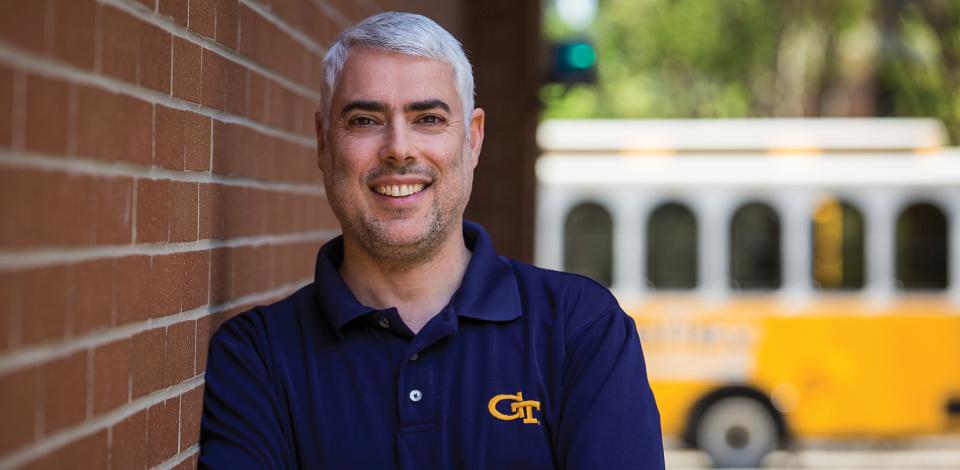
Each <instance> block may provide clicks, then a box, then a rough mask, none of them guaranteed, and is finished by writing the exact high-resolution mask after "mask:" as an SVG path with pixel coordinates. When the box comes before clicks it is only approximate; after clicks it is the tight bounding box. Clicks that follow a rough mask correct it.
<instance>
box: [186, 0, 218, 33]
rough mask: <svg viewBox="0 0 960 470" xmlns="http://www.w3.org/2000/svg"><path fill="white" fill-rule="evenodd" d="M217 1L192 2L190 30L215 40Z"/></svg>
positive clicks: (198, 0) (199, 0)
mask: <svg viewBox="0 0 960 470" xmlns="http://www.w3.org/2000/svg"><path fill="white" fill-rule="evenodd" d="M216 18H217V0H191V1H190V29H191V30H193V32H195V33H197V34H200V35H203V36H206V37H208V38H213V37H214V36H216V32H217V31H216Z"/></svg>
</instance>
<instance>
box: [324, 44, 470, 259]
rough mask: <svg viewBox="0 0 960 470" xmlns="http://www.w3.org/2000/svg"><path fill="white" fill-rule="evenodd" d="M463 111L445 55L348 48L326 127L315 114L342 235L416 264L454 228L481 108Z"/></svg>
mask: <svg viewBox="0 0 960 470" xmlns="http://www.w3.org/2000/svg"><path fill="white" fill-rule="evenodd" d="M463 116H464V113H463V107H462V104H461V102H460V98H459V94H458V93H457V90H456V86H455V78H454V72H453V67H451V66H450V65H449V64H446V63H444V62H440V61H437V60H433V59H428V58H422V57H413V56H407V55H401V54H392V53H386V52H380V51H372V50H369V49H363V48H356V49H353V50H351V51H350V55H349V58H348V59H347V61H346V63H345V64H344V67H343V70H342V71H341V73H340V77H339V80H338V85H337V87H336V89H335V91H334V93H333V97H332V100H331V105H330V116H329V119H330V122H329V131H328V132H327V133H324V132H323V128H324V126H323V122H322V118H323V117H322V116H319V115H318V122H317V139H318V150H319V166H320V169H321V170H322V171H323V177H324V184H325V186H326V191H327V199H328V200H329V202H330V205H331V207H332V208H333V211H334V213H335V214H336V215H337V218H338V219H339V220H340V224H341V226H342V227H343V233H344V240H345V241H346V242H348V243H357V244H358V245H359V247H361V248H362V249H363V250H364V251H365V252H366V253H367V254H368V255H369V256H371V257H372V258H373V259H375V260H380V261H397V262H401V263H416V262H418V261H423V260H426V259H429V257H430V256H431V255H432V254H434V253H436V252H437V250H438V249H439V248H440V247H441V246H442V245H443V243H444V242H447V241H449V240H450V239H451V235H452V234H460V233H461V232H460V226H461V224H462V220H463V211H464V209H465V208H466V205H467V201H468V200H469V198H470V190H471V187H472V184H473V170H474V168H475V167H476V165H477V159H478V157H479V154H480V146H481V144H482V142H483V117H484V116H483V111H482V110H480V109H477V110H474V112H473V114H472V115H471V122H470V123H469V125H467V126H465V125H464V122H463ZM468 129H469V137H470V138H467V136H468V134H467V130H468ZM460 243H462V241H461V242H460Z"/></svg>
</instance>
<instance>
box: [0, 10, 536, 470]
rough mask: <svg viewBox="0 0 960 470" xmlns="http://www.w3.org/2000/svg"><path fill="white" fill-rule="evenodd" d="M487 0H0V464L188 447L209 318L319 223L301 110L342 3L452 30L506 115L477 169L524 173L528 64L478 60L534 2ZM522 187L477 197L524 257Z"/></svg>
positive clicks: (94, 464) (280, 287)
mask: <svg viewBox="0 0 960 470" xmlns="http://www.w3.org/2000/svg"><path fill="white" fill-rule="evenodd" d="M506 3H507V2H500V4H501V7H500V8H499V9H498V11H499V14H498V16H485V15H483V14H482V12H481V11H479V10H480V8H479V7H477V6H476V5H473V4H472V3H468V2H460V1H456V0H449V1H447V0H409V1H403V0H382V1H375V0H0V418H2V420H3V426H0V468H20V467H26V468H68V467H81V468H108V467H109V468H123V469H127V468H153V467H156V468H174V467H176V468H191V467H194V466H195V465H196V457H197V451H198V445H197V440H198V434H199V416H200V410H201V406H202V394H203V372H204V370H205V365H206V351H207V342H208V340H209V338H210V335H211V334H212V332H213V331H214V330H215V329H216V328H217V326H218V325H219V324H220V323H221V322H222V321H223V320H224V319H225V318H227V317H229V316H230V315H234V314H236V313H239V312H241V311H243V310H246V309H248V308H250V307H252V306H254V305H258V304H266V303H270V302H272V301H274V300H277V299H279V298H282V297H284V296H286V295H288V294H289V293H291V292H292V291H293V290H295V289H296V288H297V287H299V286H301V285H303V284H304V283H307V282H309V281H310V280H311V278H312V267H313V262H314V256H315V253H316V250H317V248H318V247H319V246H320V245H321V244H322V243H323V242H324V241H326V240H328V239H330V238H331V237H333V236H335V235H336V234H337V232H338V227H337V224H336V220H335V219H334V217H333V215H332V213H331V212H330V210H329V208H328V206H327V204H326V201H325V198H324V192H323V188H322V183H321V178H320V173H319V171H318V170H317V169H316V165H315V141H314V136H313V135H312V133H313V118H312V113H313V111H314V109H315V107H316V104H317V103H318V102H319V98H320V95H319V93H320V91H319V83H320V82H319V80H320V78H319V75H320V61H321V58H322V56H323V54H324V53H325V51H326V47H327V46H328V45H329V44H330V42H331V41H332V39H333V38H334V37H335V35H336V33H337V32H338V31H339V30H340V29H342V28H343V27H345V26H347V25H349V24H352V23H353V22H355V21H356V20H358V19H360V18H363V17H365V16H367V15H369V14H372V13H374V12H376V11H380V10H381V9H400V10H412V11H418V12H421V13H425V14H428V15H430V16H434V17H436V18H437V19H438V21H439V22H440V23H441V24H443V25H444V26H446V27H448V28H449V29H450V30H451V31H452V32H454V33H455V34H458V35H461V37H465V40H464V42H465V44H466V45H467V48H468V50H469V51H470V52H471V55H475V56H477V57H480V58H481V59H480V60H483V61H484V62H485V65H484V68H485V70H484V71H483V72H482V73H480V74H479V75H478V80H479V82H478V87H479V90H480V93H481V96H482V97H485V99H486V100H487V101H486V102H487V103H490V104H491V105H492V106H493V107H494V108H495V109H496V108H499V111H494V114H495V115H497V114H501V115H504V116H506V115H508V113H510V112H511V111H509V110H511V109H512V110H513V111H512V115H513V117H511V119H512V121H511V122H514V123H521V125H520V126H519V127H518V126H516V125H506V123H502V124H504V125H502V126H499V127H501V128H503V131H498V130H496V129H497V128H498V127H497V126H494V129H495V130H494V131H493V132H490V131H488V134H487V142H488V144H487V145H488V147H487V148H493V149H495V150H496V152H495V153H493V154H491V153H490V152H486V151H485V153H484V157H483V159H484V160H482V161H484V162H485V163H483V164H482V165H481V168H484V167H485V168H487V169H486V170H483V171H485V172H486V173H484V174H485V175H487V176H481V178H482V179H487V180H489V179H490V178H492V177H493V176H492V173H491V171H505V172H508V173H510V172H511V171H512V170H511V165H510V164H509V163H506V162H510V161H518V162H522V163H520V164H518V165H519V168H520V176H519V177H518V176H517V175H516V174H514V175H513V176H512V177H511V179H510V181H509V185H510V187H514V186H515V185H517V184H519V185H520V186H521V187H524V188H526V187H527V186H529V185H531V184H532V161H533V160H532V158H533V156H532V152H535V149H534V147H532V146H531V144H530V143H531V142H532V141H533V133H532V131H531V130H530V129H532V125H533V124H535V121H536V103H535V99H533V98H532V97H530V96H527V95H529V93H528V92H529V90H533V94H532V96H533V97H535V86H533V87H532V88H531V84H532V83H533V82H535V81H536V77H531V76H527V77H526V78H525V79H524V80H527V81H528V82H530V83H526V84H524V85H523V86H522V87H521V88H520V89H519V90H518V89H517V88H510V87H507V88H503V89H498V88H497V87H498V86H499V85H496V84H495V83H494V82H491V81H489V80H490V78H484V77H494V76H495V74H496V73H497V67H498V65H497V64H498V63H500V61H499V60H498V59H497V55H498V54H502V53H506V54H509V53H510V51H512V50H515V49H517V44H516V43H514V42H510V41H485V40H484V35H486V34H488V33H490V32H493V33H494V34H495V33H496V32H497V31H498V30H497V28H496V27H497V25H498V24H499V25H500V27H501V28H517V27H524V25H530V24H531V23H533V24H535V23H536V21H538V19H537V18H533V19H531V17H530V12H531V11H532V12H534V13H533V15H534V16H536V15H538V13H537V12H538V11H539V10H538V8H539V7H538V5H539V3H538V2H530V5H537V6H535V7H530V6H529V5H528V6H527V7H525V11H526V12H527V13H524V14H523V16H522V17H521V18H520V19H518V18H515V17H513V16H511V15H510V14H509V8H504V7H503V5H506ZM466 5H472V6H469V7H467V6H466ZM518 11H519V10H518ZM465 35H466V36H465ZM531 35H533V39H532V41H533V42H531ZM535 36H536V33H535V30H534V32H533V33H528V34H527V35H526V36H525V37H526V38H527V42H526V43H525V44H523V45H522V47H520V49H521V50H523V51H527V52H529V51H530V50H531V48H532V47H534V42H536V37H535ZM487 44H490V45H487ZM491 48H493V49H491ZM529 56H530V54H527V55H526V56H523V57H526V58H522V57H521V58H514V59H513V60H512V61H506V62H503V64H504V65H502V66H500V68H501V69H502V70H501V72H502V73H503V74H506V73H507V72H508V71H510V72H512V71H515V70H516V67H517V63H518V61H519V62H523V61H525V60H528V59H529V58H530V57H529ZM483 57H486V59H482V58H483ZM528 68H529V67H528ZM531 80H532V81H531ZM485 83H494V84H493V85H486V88H484V87H485ZM524 90H526V91H524ZM524 93H527V95H525V94H524ZM518 97H519V98H518ZM517 99H524V100H526V101H524V102H525V103H526V104H525V105H524V107H523V109H525V111H523V113H524V114H523V116H521V117H518V116H517V112H516V109H517V108H516V106H515V105H514V103H515V102H516V100H517ZM488 122H489V118H488ZM518 139H519V141H522V142H524V144H523V145H520V146H519V147H518V146H517V145H516V142H517V141H518ZM518 153H521V154H522V156H523V158H520V159H518V158H517V154H518ZM524 175H526V176H524ZM526 180H529V181H526ZM503 191H504V190H503V189H502V188H501V189H498V188H496V187H495V185H489V187H488V186H487V185H484V187H479V188H475V190H474V199H475V200H477V199H481V200H484V199H486V198H487V197H489V196H488V195H493V194H501V195H502V194H504V193H503ZM523 191H528V190H527V189H523ZM515 193H516V191H515V192H514V193H511V194H515ZM524 194H526V195H524ZM520 196H521V197H525V198H527V199H528V200H523V201H521V203H520V204H516V203H515V201H512V200H511V201H506V202H504V201H503V197H500V198H499V200H491V201H492V202H490V203H486V204H483V203H482V202H481V203H480V204H483V205H481V206H480V207H483V208H485V209H484V211H483V212H482V213H481V218H484V217H486V218H487V219H488V220H483V221H484V222H486V223H487V224H488V225H490V226H491V227H489V228H491V232H493V233H494V236H495V239H496V238H497V237H498V236H500V235H497V234H498V233H504V234H506V236H502V241H501V242H500V243H504V242H506V243H507V244H508V245H507V251H510V250H515V251H517V252H519V253H522V252H523V248H522V247H521V248H517V249H514V248H512V247H513V246H516V243H517V242H516V241H515V240H514V239H515V238H516V237H514V236H513V235H512V234H513V233H515V230H513V228H515V227H516V225H517V224H521V225H523V224H526V226H528V227H532V217H529V214H525V213H523V212H518V211H517V208H523V207H532V191H528V192H526V193H522V194H520ZM497 207H500V208H501V210H500V211H498V210H497ZM522 210H525V209H522ZM497 220H503V221H504V222H503V223H502V224H501V226H500V227H499V228H498V227H496V224H497ZM521 233H524V232H521ZM510 243H513V245H510ZM521 243H523V242H522V241H521ZM528 252H529V251H528Z"/></svg>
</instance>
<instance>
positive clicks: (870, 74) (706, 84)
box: [541, 0, 960, 141]
mask: <svg viewBox="0 0 960 470" xmlns="http://www.w3.org/2000/svg"><path fill="white" fill-rule="evenodd" d="M544 26H545V27H544V30H545V31H546V33H547V36H548V37H549V38H551V39H563V38H566V37H569V36H571V35H573V34H575V33H574V32H573V31H570V30H569V28H567V27H566V26H565V25H563V24H562V22H560V21H559V20H558V18H557V17H556V15H555V14H554V13H553V12H552V10H550V9H548V11H547V14H546V17H545V25H544ZM587 35H589V36H590V37H591V38H592V39H593V40H594V41H595V43H596V46H597V50H598V55H599V57H598V74H599V75H598V76H599V82H598V83H597V84H596V85H576V86H573V87H572V88H570V89H569V90H567V89H564V88H563V87H562V86H560V85H556V84H549V85H547V86H545V87H544V88H543V90H542V93H541V95H542V96H541V97H542V99H543V100H544V102H545V103H546V108H545V110H544V117H545V118H558V117H563V118H611V117H612V118H641V117H657V118H686V117H705V118H706V117H767V116H933V117H939V118H940V119H942V120H943V121H944V122H945V123H946V124H947V126H948V129H950V130H951V133H952V134H953V135H952V137H953V139H954V141H956V139H957V137H958V135H957V127H958V125H960V92H958V90H960V2H958V1H956V0H919V1H913V2H901V1H896V0H778V1H770V0H722V1H721V0H601V1H600V8H599V11H598V13H597V17H596V20H595V21H594V23H593V25H591V27H590V29H589V31H587Z"/></svg>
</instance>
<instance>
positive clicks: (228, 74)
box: [222, 60, 247, 116]
mask: <svg viewBox="0 0 960 470" xmlns="http://www.w3.org/2000/svg"><path fill="white" fill-rule="evenodd" d="M222 86H223V100H224V101H223V109H224V111H226V112H228V113H231V114H236V115H237V116H246V115H247V68H246V67H244V66H242V65H240V64H238V63H236V62H233V61H229V60H228V61H225V62H224V69H223V84H222Z"/></svg>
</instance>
